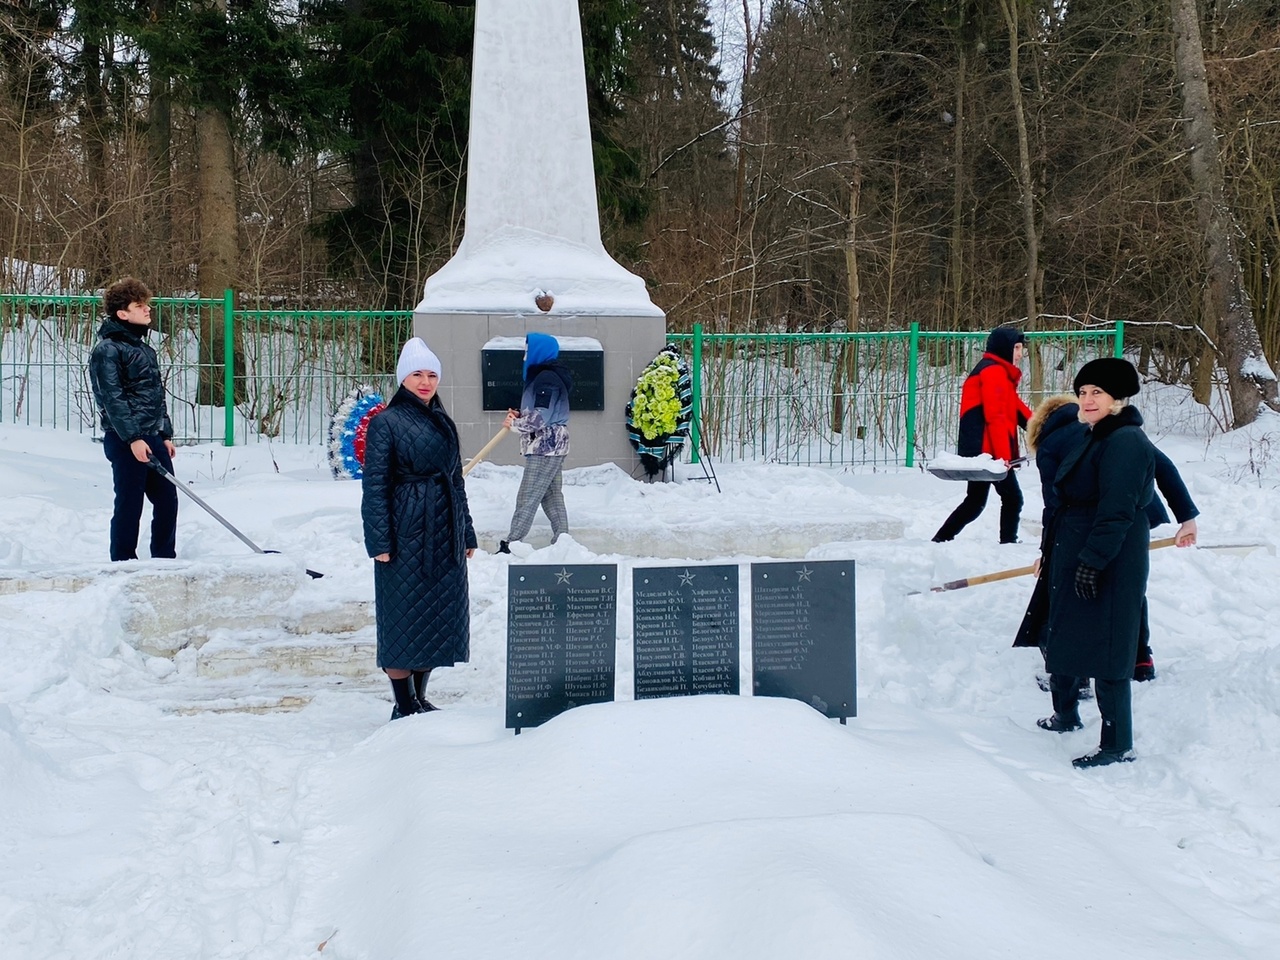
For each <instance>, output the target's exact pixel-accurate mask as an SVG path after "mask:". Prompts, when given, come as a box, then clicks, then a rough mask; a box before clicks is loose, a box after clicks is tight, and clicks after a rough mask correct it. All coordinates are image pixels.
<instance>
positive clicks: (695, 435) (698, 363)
mask: <svg viewBox="0 0 1280 960" xmlns="http://www.w3.org/2000/svg"><path fill="white" fill-rule="evenodd" d="M692 366H693V371H692V372H693V391H692V392H693V397H692V399H691V400H690V403H691V404H692V405H693V410H692V414H693V415H692V417H690V422H689V440H690V443H691V445H692V447H693V449H692V451H691V452H690V456H689V462H690V463H700V462H701V461H700V460H699V459H698V452H699V451H700V450H701V449H702V324H700V323H695V324H694V325H693V360H692Z"/></svg>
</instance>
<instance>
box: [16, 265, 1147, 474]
mask: <svg viewBox="0 0 1280 960" xmlns="http://www.w3.org/2000/svg"><path fill="white" fill-rule="evenodd" d="M152 304H153V308H154V309H153V317H154V321H153V327H154V334H153V336H152V339H151V342H152V344H153V346H155V348H156V351H157V354H158V356H159V358H160V364H161V371H162V375H163V377H164V379H165V386H166V389H167V391H168V395H169V402H170V414H171V416H172V418H173V421H174V428H175V434H176V436H177V439H178V440H179V441H180V442H186V443H191V442H216V443H223V444H225V445H227V446H231V445H233V444H235V443H237V442H239V443H244V442H254V441H260V440H267V439H279V440H285V441H289V442H293V443H304V444H314V443H324V442H325V441H326V440H327V436H326V434H327V427H328V421H329V418H330V417H331V415H332V413H333V411H334V410H335V409H337V407H338V404H339V403H340V402H341V401H342V399H343V398H344V397H345V396H347V394H348V393H349V392H350V391H351V390H352V389H353V388H355V387H357V386H363V385H367V386H371V387H373V388H374V389H377V390H379V391H381V392H382V393H383V395H384V396H385V395H388V394H389V393H390V392H391V391H392V390H393V388H394V386H395V384H394V382H393V381H394V373H393V372H392V371H394V370H395V365H396V359H397V357H398V355H399V349H400V345H401V344H402V343H403V342H404V340H405V339H406V338H407V337H409V336H410V335H411V330H412V326H413V314H412V312H411V311H408V310H384V311H343V310H256V309H255V310H246V309H239V308H237V307H236V305H235V297H234V295H233V293H232V292H231V291H230V290H228V291H227V292H226V294H225V295H224V296H223V297H220V298H205V299H200V298H186V299H184V298H167V297H158V298H156V299H155V300H153V301H152ZM100 324H101V300H100V298H99V297H97V296H92V295H83V296H80V295H75V296H26V295H18V294H0V423H26V424H37V425H41V426H49V427H57V428H59V429H66V430H75V431H79V432H96V431H97V416H96V411H95V408H94V401H93V393H92V390H91V389H90V386H89V378H88V357H89V351H90V350H91V349H92V347H93V344H94V341H95V339H96V336H97V330H98V327H99V325H100ZM986 336H987V334H986V332H985V331H980V332H939V331H925V330H921V329H920V328H919V326H918V325H917V324H912V325H911V327H910V328H909V329H908V330H896V331H886V332H874V333H751V334H719V333H716V334H711V333H705V332H704V331H703V330H702V328H701V327H700V326H695V327H694V330H693V333H689V334H672V335H670V337H669V338H668V339H669V340H671V341H674V342H675V343H677V344H680V345H682V346H683V347H685V348H686V349H685V353H686V355H687V356H689V357H690V358H691V363H690V367H691V372H692V375H693V391H692V392H693V409H694V419H693V424H692V431H691V433H692V443H691V445H690V447H691V457H692V458H693V459H694V460H695V462H696V460H697V458H698V454H699V451H700V450H702V449H705V450H706V451H707V452H708V453H710V454H711V455H712V456H713V457H716V458H717V459H721V460H726V461H733V460H765V461H773V462H780V463H793V464H871V465H876V464H884V465H886V466H887V465H890V464H893V465H897V464H902V465H906V466H912V465H913V464H914V463H915V461H916V459H917V458H918V457H920V456H922V455H923V456H929V455H931V454H932V453H934V452H936V451H940V450H949V449H952V448H953V446H954V442H955V436H956V428H957V426H958V423H957V421H958V417H959V404H960V388H961V385H962V383H963V382H964V378H965V376H966V375H967V374H968V372H969V370H970V369H972V367H973V365H974V364H975V363H976V362H977V360H978V358H979V357H980V355H981V353H982V348H983V346H984V344H985V342H986ZM1028 339H1029V346H1030V355H1031V362H1030V363H1029V364H1028V368H1029V369H1028V374H1027V376H1026V377H1025V378H1024V380H1023V390H1022V393H1023V396H1024V397H1026V398H1027V399H1028V402H1030V403H1032V405H1034V404H1035V403H1036V402H1037V401H1038V400H1039V399H1040V398H1041V397H1042V396H1044V395H1046V394H1049V393H1055V392H1059V391H1061V390H1065V389H1069V387H1070V384H1071V378H1072V375H1073V372H1074V371H1075V370H1076V369H1078V367H1079V366H1080V364H1081V363H1082V362H1084V360H1087V359H1090V358H1092V357H1095V356H1098V355H1100V354H1106V353H1110V354H1113V355H1116V356H1119V355H1120V354H1121V352H1122V350H1123V346H1124V325H1123V324H1122V323H1117V324H1115V325H1114V326H1112V327H1107V328H1101V329H1090V330H1079V329H1063V330H1044V331H1037V332H1034V333H1030V334H1028Z"/></svg>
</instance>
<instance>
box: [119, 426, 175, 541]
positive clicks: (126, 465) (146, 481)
mask: <svg viewBox="0 0 1280 960" xmlns="http://www.w3.org/2000/svg"><path fill="white" fill-rule="evenodd" d="M142 439H144V440H146V441H147V446H149V447H150V448H151V453H152V454H153V455H154V456H155V458H156V459H157V460H159V461H160V464H161V466H163V467H164V468H165V469H166V470H168V471H169V472H170V473H172V472H173V460H171V459H170V458H169V451H168V450H166V449H165V446H164V440H163V438H161V437H159V436H155V437H143V438H142ZM102 450H103V452H104V453H105V454H106V455H107V459H108V460H110V461H111V479H112V481H113V482H114V484H115V491H116V502H115V512H114V513H112V515H111V559H112V560H136V559H138V526H139V525H140V524H141V522H142V498H143V497H146V498H147V499H148V500H150V501H151V556H153V557H176V556H177V551H176V548H175V545H174V542H175V538H176V535H177V527H178V491H177V490H175V489H174V488H173V484H171V483H170V482H169V481H168V480H166V479H165V478H164V477H162V476H160V474H159V473H157V472H156V471H155V470H153V469H151V467H149V466H147V465H146V464H145V463H139V462H138V460H137V458H136V457H134V455H133V451H132V450H131V449H129V444H127V443H125V442H124V441H123V440H121V439H120V437H119V436H117V435H116V434H115V433H114V432H112V431H111V430H108V431H106V432H105V433H104V434H103V435H102Z"/></svg>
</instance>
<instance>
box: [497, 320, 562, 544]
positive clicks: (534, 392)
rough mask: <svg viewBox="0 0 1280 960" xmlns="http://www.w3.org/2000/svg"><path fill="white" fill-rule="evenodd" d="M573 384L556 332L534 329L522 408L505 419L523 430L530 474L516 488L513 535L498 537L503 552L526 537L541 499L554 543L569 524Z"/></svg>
mask: <svg viewBox="0 0 1280 960" xmlns="http://www.w3.org/2000/svg"><path fill="white" fill-rule="evenodd" d="M571 389H573V376H572V375H571V374H570V373H569V371H568V370H566V369H565V367H564V364H562V363H561V362H560V344H559V342H558V341H557V340H556V338H555V337H552V336H549V335H548V334H545V333H530V334H528V335H527V336H526V337H525V352H524V392H523V393H522V394H521V396H520V409H519V410H508V411H507V419H506V420H505V421H504V423H503V425H504V426H506V427H507V428H509V429H513V430H515V431H516V432H517V433H519V434H520V452H521V454H523V455H524V476H523V477H522V478H521V480H520V491H519V492H518V493H517V494H516V509H515V512H514V513H513V514H512V516H511V528H510V531H509V532H508V533H507V539H505V540H502V541H500V542H499V543H498V552H499V553H510V552H511V546H510V544H511V541H513V540H523V539H524V538H525V536H526V535H527V534H528V533H529V528H530V527H531V526H533V518H534V516H535V515H536V514H537V512H538V507H539V505H541V507H542V511H543V513H545V514H546V515H547V520H549V521H550V522H551V542H552V543H555V542H556V540H558V539H559V538H560V534H562V533H567V532H568V530H569V515H568V513H567V512H566V511H565V507H564V493H563V492H562V489H561V474H562V472H563V471H564V458H565V457H566V456H567V455H568V453H569V391H570V390H571Z"/></svg>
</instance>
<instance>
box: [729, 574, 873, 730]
mask: <svg viewBox="0 0 1280 960" xmlns="http://www.w3.org/2000/svg"><path fill="white" fill-rule="evenodd" d="M855 651H856V629H855V600H854V564H853V561H852V560H827V561H813V560H810V561H804V562H797V563H753V564H752V565H751V658H752V684H753V687H754V693H755V695H756V696H757V697H790V698H792V699H795V700H803V701H804V702H805V703H807V704H809V705H810V706H812V707H814V708H815V709H816V710H818V711H819V712H821V713H823V714H825V715H826V716H828V717H839V718H840V722H841V723H843V722H844V720H845V718H846V717H856V716H857V715H858V684H857V680H858V677H857V658H856V652H855Z"/></svg>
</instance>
